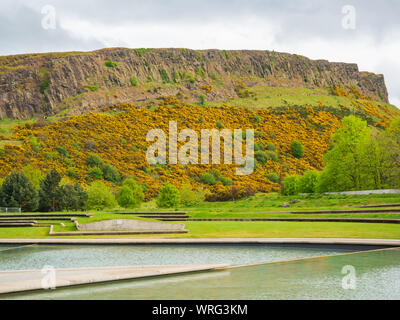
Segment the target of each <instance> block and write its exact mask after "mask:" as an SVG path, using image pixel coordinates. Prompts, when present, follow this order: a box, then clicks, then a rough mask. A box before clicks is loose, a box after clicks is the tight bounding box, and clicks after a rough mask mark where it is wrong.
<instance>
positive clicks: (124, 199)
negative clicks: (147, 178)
mask: <svg viewBox="0 0 400 320" xmlns="http://www.w3.org/2000/svg"><path fill="white" fill-rule="evenodd" d="M128 189H129V190H128ZM143 200H144V193H143V187H142V186H141V185H140V184H139V183H138V182H137V181H136V180H135V179H134V178H127V179H126V180H124V182H123V184H122V188H121V189H120V190H119V192H118V194H117V201H118V204H119V205H120V206H121V207H124V208H136V207H140V205H141V204H142V202H143Z"/></svg>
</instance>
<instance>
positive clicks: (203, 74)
mask: <svg viewBox="0 0 400 320" xmlns="http://www.w3.org/2000/svg"><path fill="white" fill-rule="evenodd" d="M195 73H196V74H197V75H199V76H200V77H202V78H204V77H205V76H206V75H205V73H204V70H203V69H202V68H199V69H196V71H195Z"/></svg>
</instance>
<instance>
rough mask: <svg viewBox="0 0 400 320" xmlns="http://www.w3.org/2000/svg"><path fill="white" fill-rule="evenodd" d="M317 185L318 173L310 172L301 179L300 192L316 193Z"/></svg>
mask: <svg viewBox="0 0 400 320" xmlns="http://www.w3.org/2000/svg"><path fill="white" fill-rule="evenodd" d="M317 184H318V172H316V171H312V170H308V171H306V172H305V173H304V174H303V175H302V176H301V177H300V181H299V192H301V193H315V192H316V191H317Z"/></svg>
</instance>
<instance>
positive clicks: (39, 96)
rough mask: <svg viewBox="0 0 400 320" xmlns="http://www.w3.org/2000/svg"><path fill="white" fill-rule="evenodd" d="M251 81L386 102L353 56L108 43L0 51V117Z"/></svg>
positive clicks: (228, 94) (210, 97)
mask: <svg viewBox="0 0 400 320" xmlns="http://www.w3.org/2000/svg"><path fill="white" fill-rule="evenodd" d="M253 85H267V86H281V87H282V86H283V87H309V88H314V87H330V86H334V85H345V86H357V87H358V89H359V90H360V91H361V92H362V94H363V95H365V96H369V97H371V98H373V99H374V100H377V101H383V102H388V93H387V89H386V86H385V81H384V78H383V75H376V74H372V73H367V72H360V71H359V70H358V67H357V65H356V64H347V63H332V62H328V61H326V60H310V59H308V58H306V57H303V56H299V55H292V54H287V53H277V52H273V51H245V50H240V51H220V50H188V49H125V48H112V49H103V50H98V51H93V52H69V53H49V54H24V55H16V56H3V57H0V119H2V118H4V117H9V118H18V119H23V118H29V117H31V116H33V115H37V114H41V115H53V114H57V113H59V112H61V111H62V110H68V112H69V113H72V114H77V113H84V112H87V111H90V110H93V109H95V108H98V107H102V106H105V105H112V104H116V103H123V102H134V103H137V104H138V105H141V104H142V105H143V104H148V103H149V102H150V101H152V100H154V99H158V98H160V97H163V96H167V95H181V97H185V99H187V101H188V102H193V101H198V99H199V96H202V95H204V98H205V99H206V100H207V101H223V100H226V99H229V98H235V97H237V94H238V90H237V88H238V86H241V87H242V88H245V87H251V86H253ZM211 88H212V90H211Z"/></svg>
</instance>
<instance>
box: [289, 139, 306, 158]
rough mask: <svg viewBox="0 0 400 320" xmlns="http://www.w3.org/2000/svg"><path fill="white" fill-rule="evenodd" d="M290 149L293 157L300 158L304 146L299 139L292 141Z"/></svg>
mask: <svg viewBox="0 0 400 320" xmlns="http://www.w3.org/2000/svg"><path fill="white" fill-rule="evenodd" d="M290 151H291V153H292V155H293V157H295V158H301V157H303V155H304V147H303V145H302V143H301V142H300V141H297V140H296V141H293V142H292V144H291V145H290Z"/></svg>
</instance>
